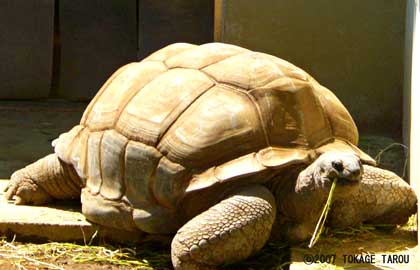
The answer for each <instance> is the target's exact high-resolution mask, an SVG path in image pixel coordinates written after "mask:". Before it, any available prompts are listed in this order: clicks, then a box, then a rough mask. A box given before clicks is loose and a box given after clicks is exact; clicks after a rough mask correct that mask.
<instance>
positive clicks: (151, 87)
mask: <svg viewBox="0 0 420 270" xmlns="http://www.w3.org/2000/svg"><path fill="white" fill-rule="evenodd" d="M213 85H214V83H213V82H212V81H211V80H210V79H209V78H208V77H207V76H205V75H204V74H203V73H202V72H200V71H197V70H191V69H171V70H169V71H168V72H166V73H164V74H162V75H161V76H159V78H158V79H157V80H155V81H152V82H150V83H149V84H148V85H146V86H145V87H144V88H142V89H141V90H140V91H139V92H138V93H137V94H136V95H135V96H134V97H133V98H132V100H131V101H130V102H129V103H128V105H127V106H126V107H125V109H124V111H122V113H121V116H120V118H119V120H118V122H117V124H116V129H117V130H118V131H119V132H120V133H121V134H123V135H125V136H126V137H127V138H129V139H130V140H135V141H140V142H143V143H145V144H148V145H156V144H157V143H158V140H159V138H160V137H161V136H162V135H163V134H164V133H165V132H166V131H167V129H168V128H169V127H170V126H171V125H172V124H173V122H174V121H176V120H177V119H178V117H179V116H180V115H181V114H182V113H183V112H184V110H186V109H187V108H188V107H189V106H190V105H191V103H193V102H194V100H195V99H197V98H198V97H199V96H200V95H202V94H203V93H204V92H205V91H206V90H208V89H209V88H210V87H212V86H213Z"/></svg>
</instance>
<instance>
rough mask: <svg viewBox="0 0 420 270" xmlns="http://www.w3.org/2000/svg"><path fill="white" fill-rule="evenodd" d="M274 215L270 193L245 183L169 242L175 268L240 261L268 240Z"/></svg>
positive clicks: (201, 269) (205, 269) (203, 269)
mask: <svg viewBox="0 0 420 270" xmlns="http://www.w3.org/2000/svg"><path fill="white" fill-rule="evenodd" d="M275 214H276V206H275V200H274V197H273V195H272V194H271V192H270V191H269V190H268V189H266V188H265V187H262V186H248V187H245V188H242V189H241V190H238V191H237V192H235V193H234V194H232V195H231V196H229V197H228V198H227V199H225V200H223V201H221V202H219V203H218V204H216V205H214V206H212V207H211V208H210V209H208V210H207V211H205V212H203V213H201V214H200V215H198V216H196V217H194V218H193V219H192V220H190V221H189V222H188V223H186V224H185V225H184V226H183V227H182V228H181V229H179V231H178V232H177V234H176V236H175V238H174V239H173V241H172V252H171V253H172V263H173V265H174V268H175V270H210V269H216V266H218V265H221V264H224V263H232V262H236V261H240V260H243V259H245V258H247V257H249V256H250V255H251V254H253V253H255V252H256V251H258V250H260V249H261V248H262V247H263V245H264V244H265V242H266V241H267V240H268V238H269V235H270V231H271V226H272V225H273V222H274V219H275Z"/></svg>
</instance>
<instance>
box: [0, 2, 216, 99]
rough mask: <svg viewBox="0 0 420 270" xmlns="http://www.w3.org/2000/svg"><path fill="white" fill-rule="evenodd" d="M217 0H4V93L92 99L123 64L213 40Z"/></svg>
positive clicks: (0, 89) (0, 61)
mask: <svg viewBox="0 0 420 270" xmlns="http://www.w3.org/2000/svg"><path fill="white" fill-rule="evenodd" d="M213 12H214V9H213V0H189V1H185V0H173V1H168V0H166V1H153V0H106V1H104V0H2V1H0V100H2V99H42V98H44V99H45V98H59V99H67V100H89V99H91V98H92V97H93V96H94V95H95V94H96V92H97V91H98V89H99V88H100V87H101V86H102V84H103V83H104V81H105V80H106V79H107V78H108V77H109V76H110V75H111V74H112V73H113V72H114V71H115V70H116V69H117V68H119V67H120V66H122V65H124V64H126V63H129V62H133V61H138V60H140V59H142V58H143V57H145V56H147V55H149V54H150V53H151V52H154V51H156V50H158V49H160V48H162V47H164V46H166V45H168V44H170V43H174V42H190V43H198V44H201V43H207V42H211V41H212V40H213Z"/></svg>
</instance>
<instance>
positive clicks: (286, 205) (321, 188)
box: [272, 165, 329, 221]
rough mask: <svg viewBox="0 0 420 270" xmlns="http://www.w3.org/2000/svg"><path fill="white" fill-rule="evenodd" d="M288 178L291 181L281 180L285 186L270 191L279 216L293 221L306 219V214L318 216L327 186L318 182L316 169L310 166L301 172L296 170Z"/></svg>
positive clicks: (326, 193)
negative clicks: (275, 201) (273, 196)
mask: <svg viewBox="0 0 420 270" xmlns="http://www.w3.org/2000/svg"><path fill="white" fill-rule="evenodd" d="M289 177H290V178H291V179H288V180H286V179H283V180H282V182H283V183H285V185H277V186H276V187H275V190H273V191H272V192H273V193H274V194H275V197H276V199H277V204H278V208H279V211H280V213H279V214H280V215H281V216H285V217H287V218H288V219H291V220H294V221H299V220H302V219H307V218H308V214H309V215H311V214H313V213H317V214H318V212H320V210H319V209H321V207H322V206H323V205H324V203H325V202H326V200H327V197H328V190H329V185H327V184H326V183H322V182H321V181H319V180H318V179H319V172H318V171H317V168H316V167H315V166H313V165H310V166H308V167H307V168H306V169H304V170H301V171H299V170H298V169H296V170H295V173H294V174H291V175H290V176H289ZM326 190H327V191H326ZM321 210H322V209H321Z"/></svg>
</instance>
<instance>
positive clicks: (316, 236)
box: [308, 179, 337, 248]
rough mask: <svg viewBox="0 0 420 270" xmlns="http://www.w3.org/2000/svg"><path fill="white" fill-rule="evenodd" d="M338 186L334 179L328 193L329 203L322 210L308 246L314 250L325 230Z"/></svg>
mask: <svg viewBox="0 0 420 270" xmlns="http://www.w3.org/2000/svg"><path fill="white" fill-rule="evenodd" d="M336 184H337V179H334V181H333V183H332V185H331V189H330V193H328V199H327V202H326V203H325V205H324V209H322V213H321V216H320V217H319V219H318V223H317V224H316V227H315V231H314V233H313V234H312V238H311V241H310V242H309V245H308V247H309V248H312V247H313V246H314V245H315V243H316V242H317V241H318V239H319V236H320V235H321V233H322V231H323V230H324V224H325V221H326V220H327V216H328V212H329V210H330V207H331V203H332V197H333V193H334V190H335V185H336Z"/></svg>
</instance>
